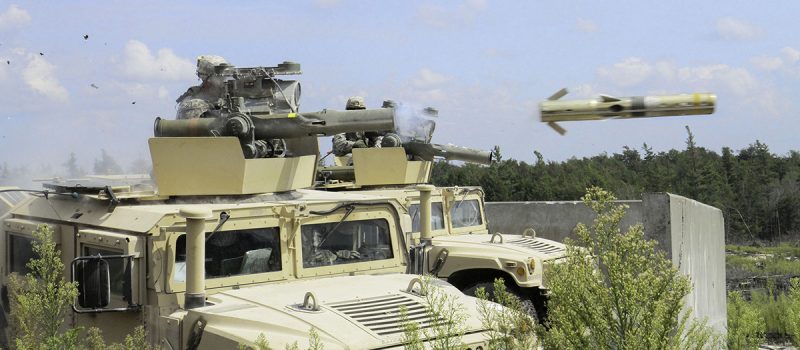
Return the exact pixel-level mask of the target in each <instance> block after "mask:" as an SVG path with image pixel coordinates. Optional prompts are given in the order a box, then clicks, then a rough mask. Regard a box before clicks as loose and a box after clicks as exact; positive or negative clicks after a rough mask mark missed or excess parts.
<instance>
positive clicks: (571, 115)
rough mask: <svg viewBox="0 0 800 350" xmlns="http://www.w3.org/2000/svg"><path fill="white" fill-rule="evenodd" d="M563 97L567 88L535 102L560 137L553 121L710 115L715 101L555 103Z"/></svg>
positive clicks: (705, 96)
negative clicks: (542, 100) (537, 102)
mask: <svg viewBox="0 0 800 350" xmlns="http://www.w3.org/2000/svg"><path fill="white" fill-rule="evenodd" d="M566 94H567V89H561V90H559V91H558V92H556V93H555V94H553V96H550V97H549V98H548V99H547V101H544V102H541V103H539V112H540V115H541V121H542V122H543V123H547V125H548V126H550V127H551V128H553V130H555V131H556V132H558V133H559V134H561V135H564V134H565V133H566V132H567V130H566V129H564V128H563V127H561V126H560V125H558V124H557V123H556V122H566V121H585V120H606V119H628V118H650V117H667V116H681V115H701V114H712V113H714V106H715V105H716V102H717V96H716V95H714V94H711V93H693V94H680V95H664V96H631V97H614V96H608V95H600V97H598V98H596V99H588V100H570V101H558V99H560V98H561V97H564V95H566Z"/></svg>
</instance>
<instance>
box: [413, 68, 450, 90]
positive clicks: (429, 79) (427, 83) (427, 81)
mask: <svg viewBox="0 0 800 350" xmlns="http://www.w3.org/2000/svg"><path fill="white" fill-rule="evenodd" d="M450 79H451V78H450V77H448V76H446V75H444V74H440V73H436V72H434V71H432V70H430V69H428V68H422V69H420V70H419V71H418V72H417V74H416V76H414V78H412V79H411V83H412V84H414V86H415V87H419V88H427V87H433V86H436V85H441V84H444V83H446V82H448V81H450Z"/></svg>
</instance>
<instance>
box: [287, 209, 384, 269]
mask: <svg viewBox="0 0 800 350" xmlns="http://www.w3.org/2000/svg"><path fill="white" fill-rule="evenodd" d="M300 233H301V235H302V244H303V267H304V268H309V267H317V266H329V265H339V264H351V263H358V262H364V261H371V260H383V259H391V258H393V257H394V254H393V253H392V243H391V242H392V239H391V237H390V236H389V223H388V222H387V221H386V220H385V219H373V220H358V221H346V222H329V223H323V224H313V225H303V226H302V227H301V229H300Z"/></svg>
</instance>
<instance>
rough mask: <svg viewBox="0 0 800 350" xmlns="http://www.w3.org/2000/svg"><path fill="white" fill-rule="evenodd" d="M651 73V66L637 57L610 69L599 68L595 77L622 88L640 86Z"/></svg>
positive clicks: (616, 64)
mask: <svg viewBox="0 0 800 350" xmlns="http://www.w3.org/2000/svg"><path fill="white" fill-rule="evenodd" d="M652 73H653V66H652V65H651V64H650V63H648V62H645V61H644V60H642V59H641V58H638V57H629V58H626V59H625V60H623V61H622V62H619V63H615V64H614V65H613V66H611V67H601V68H600V69H598V71H597V75H598V76H599V77H600V78H601V79H605V80H610V81H613V82H614V83H615V84H617V85H619V86H622V87H630V86H634V85H637V84H640V83H641V82H643V81H644V80H645V79H647V78H648V77H650V75H651V74H652Z"/></svg>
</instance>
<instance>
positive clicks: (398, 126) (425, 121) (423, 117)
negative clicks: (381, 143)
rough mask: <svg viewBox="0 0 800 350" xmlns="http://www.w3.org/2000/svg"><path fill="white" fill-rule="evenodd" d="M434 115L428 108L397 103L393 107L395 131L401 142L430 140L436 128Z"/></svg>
mask: <svg viewBox="0 0 800 350" xmlns="http://www.w3.org/2000/svg"><path fill="white" fill-rule="evenodd" d="M434 119H435V115H434V114H432V113H431V112H429V110H426V109H423V108H415V107H413V106H411V105H407V104H404V103H398V104H397V106H396V107H395V133H397V135H399V136H400V139H401V140H402V141H403V142H408V141H412V140H416V141H424V142H430V140H431V137H432V135H433V131H434V129H435V128H436V121H435V120H434Z"/></svg>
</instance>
